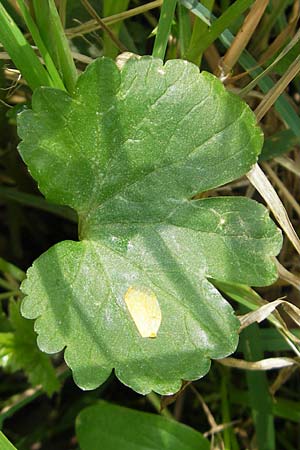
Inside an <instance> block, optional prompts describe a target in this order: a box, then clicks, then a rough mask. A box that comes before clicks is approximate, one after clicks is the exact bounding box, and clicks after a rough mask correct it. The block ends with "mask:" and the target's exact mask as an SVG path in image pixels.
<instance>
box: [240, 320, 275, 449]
mask: <svg viewBox="0 0 300 450" xmlns="http://www.w3.org/2000/svg"><path fill="white" fill-rule="evenodd" d="M241 343H242V347H243V353H244V357H245V359H246V360H247V361H259V360H262V359H263V357H264V354H263V351H262V345H261V337H260V329H259V327H258V325H256V324H253V325H251V326H250V327H248V328H246V329H245V330H244V331H243V333H242V335H241ZM246 380H247V385H248V396H249V402H250V407H251V410H252V418H253V422H254V426H255V432H256V441H257V447H258V448H259V449H260V450H275V448H276V447H275V427H274V417H273V412H272V398H271V396H270V393H269V387H268V380H267V376H266V374H265V373H264V372H251V371H249V370H247V371H246Z"/></svg>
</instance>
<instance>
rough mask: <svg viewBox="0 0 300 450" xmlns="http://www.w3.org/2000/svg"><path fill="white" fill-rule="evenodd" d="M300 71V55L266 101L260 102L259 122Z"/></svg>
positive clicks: (257, 109) (257, 113)
mask: <svg viewBox="0 0 300 450" xmlns="http://www.w3.org/2000/svg"><path fill="white" fill-rule="evenodd" d="M299 71H300V55H299V56H297V58H296V59H295V61H293V62H292V64H291V65H290V67H289V68H288V70H287V71H286V72H285V74H284V75H283V76H282V77H281V78H280V80H279V81H278V82H277V83H276V84H275V85H274V86H273V87H272V89H270V90H269V92H268V93H267V95H265V97H264V99H263V100H262V101H261V102H260V104H259V105H258V107H257V108H256V110H255V114H256V117H257V120H258V121H259V122H260V121H261V119H262V118H263V117H264V115H265V114H266V113H267V112H268V111H269V109H270V108H271V106H272V105H273V104H274V103H275V102H276V100H277V99H278V97H279V96H280V95H281V94H282V93H283V92H284V90H285V89H286V87H287V86H288V85H289V84H290V82H291V81H292V80H293V79H294V78H295V76H296V75H297V74H298V73H299Z"/></svg>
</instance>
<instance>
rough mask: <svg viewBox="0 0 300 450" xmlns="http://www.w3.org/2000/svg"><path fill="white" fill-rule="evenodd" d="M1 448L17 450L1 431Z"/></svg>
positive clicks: (2, 449) (3, 449)
mask: <svg viewBox="0 0 300 450" xmlns="http://www.w3.org/2000/svg"><path fill="white" fill-rule="evenodd" d="M0 448H1V450H17V449H16V447H14V446H13V445H12V443H11V442H9V440H8V439H7V437H5V436H4V434H3V433H2V431H0Z"/></svg>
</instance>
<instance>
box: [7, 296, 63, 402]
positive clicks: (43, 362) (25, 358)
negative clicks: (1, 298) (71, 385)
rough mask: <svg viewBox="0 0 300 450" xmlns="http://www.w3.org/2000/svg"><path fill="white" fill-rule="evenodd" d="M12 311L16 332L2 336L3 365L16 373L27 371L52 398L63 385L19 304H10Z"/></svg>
mask: <svg viewBox="0 0 300 450" xmlns="http://www.w3.org/2000/svg"><path fill="white" fill-rule="evenodd" d="M9 310H10V322H11V324H12V327H13V329H14V332H13V333H12V332H9V333H0V365H1V366H2V367H4V368H6V369H10V370H12V371H17V370H20V369H23V370H24V371H25V373H26V374H27V376H28V378H29V381H30V382H31V384H32V385H33V386H36V385H39V384H41V385H42V387H43V389H44V390H45V392H47V394H48V395H52V394H53V393H54V392H55V391H57V390H58V389H59V382H58V380H57V378H56V375H55V371H54V369H53V366H52V364H51V362H50V360H49V357H48V356H47V355H45V354H43V353H41V351H40V350H39V349H38V348H37V346H36V334H35V332H34V331H33V327H32V323H30V322H29V321H28V320H25V319H23V317H22V316H21V314H20V311H19V305H18V304H17V303H16V302H14V301H11V302H10V308H9Z"/></svg>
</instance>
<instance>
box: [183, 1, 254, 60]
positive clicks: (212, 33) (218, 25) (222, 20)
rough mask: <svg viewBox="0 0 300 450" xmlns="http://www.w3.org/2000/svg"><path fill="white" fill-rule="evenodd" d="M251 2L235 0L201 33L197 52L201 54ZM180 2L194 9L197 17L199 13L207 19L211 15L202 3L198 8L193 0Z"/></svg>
mask: <svg viewBox="0 0 300 450" xmlns="http://www.w3.org/2000/svg"><path fill="white" fill-rule="evenodd" d="M253 2H254V0H236V1H235V2H234V3H233V5H231V6H230V7H229V8H227V9H226V10H225V12H224V13H223V14H222V15H221V16H220V17H219V18H218V19H215V20H214V22H213V23H212V25H211V27H210V29H209V33H205V34H203V35H202V38H201V40H199V42H198V44H197V52H198V54H202V53H203V52H204V51H205V50H206V49H207V48H208V47H209V46H210V45H211V44H212V43H213V42H214V41H215V40H216V39H217V38H218V37H219V36H220V35H221V34H222V33H223V32H224V30H226V28H228V27H229V26H230V25H231V24H232V23H233V22H234V21H235V20H237V19H238V18H239V17H240V15H241V14H243V13H244V12H245V11H246V10H247V9H248V8H249V6H251V5H252V3H253ZM181 3H182V4H183V5H184V6H186V7H188V8H189V9H191V10H192V12H194V11H195V10H196V11H197V12H198V14H196V15H197V16H198V17H200V15H201V17H203V16H205V17H206V18H207V19H209V18H210V17H213V16H212V15H210V11H209V10H208V9H207V8H205V7H204V6H203V4H202V5H201V6H202V8H199V3H198V4H196V2H195V1H193V0H182V2H181ZM201 17H200V18H201ZM193 51H195V50H193Z"/></svg>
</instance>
